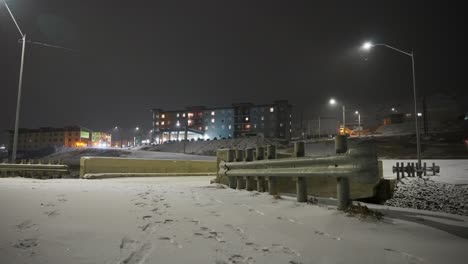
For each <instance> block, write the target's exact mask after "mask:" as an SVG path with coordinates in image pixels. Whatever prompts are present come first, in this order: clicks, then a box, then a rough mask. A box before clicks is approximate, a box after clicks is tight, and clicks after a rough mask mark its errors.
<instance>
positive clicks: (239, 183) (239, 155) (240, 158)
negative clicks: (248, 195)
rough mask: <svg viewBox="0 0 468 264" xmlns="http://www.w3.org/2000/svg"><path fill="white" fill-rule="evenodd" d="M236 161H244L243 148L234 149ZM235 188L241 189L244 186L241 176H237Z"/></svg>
mask: <svg viewBox="0 0 468 264" xmlns="http://www.w3.org/2000/svg"><path fill="white" fill-rule="evenodd" d="M236 161H237V162H241V161H244V150H242V149H238V150H236ZM236 178H237V189H238V190H242V189H244V188H245V181H244V178H243V177H240V176H237V177H236Z"/></svg>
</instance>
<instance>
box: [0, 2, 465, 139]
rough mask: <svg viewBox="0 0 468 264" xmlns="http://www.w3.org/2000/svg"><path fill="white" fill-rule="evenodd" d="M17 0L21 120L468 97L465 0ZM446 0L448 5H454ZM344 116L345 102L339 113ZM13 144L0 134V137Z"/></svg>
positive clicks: (0, 51)
mask: <svg viewBox="0 0 468 264" xmlns="http://www.w3.org/2000/svg"><path fill="white" fill-rule="evenodd" d="M1 1H3V0H0V3H1V5H0V130H2V131H4V130H6V129H12V128H13V126H14V113H15V105H16V93H17V85H18V73H19V60H20V52H21V44H19V43H18V39H19V38H20V35H19V33H18V32H17V29H16V27H15V25H14V24H13V22H12V20H11V18H10V17H9V15H8V13H7V11H6V9H5V7H4V6H3V3H2V2H1ZM435 2H436V3H434V4H432V3H429V1H407V0H405V1H395V0H392V1H375V0H369V1H310V0H305V1H272V0H268V1H254V0H247V1H238V0H236V1H234V0H232V1H221V0H215V1H194V0H186V1H176V0H167V1H158V0H152V1H136V0H132V1H128V0H127V1H117V0H114V1H104V0H93V1H91V0H87V1H72V0H67V1H63V0H59V1H52V0H9V1H7V3H8V4H9V6H10V8H11V10H12V12H13V13H14V15H15V16H16V19H17V21H18V23H19V24H20V26H21V28H22V30H23V31H24V32H25V33H26V34H27V36H28V38H29V39H30V40H32V41H37V42H44V43H49V44H54V45H61V46H65V47H68V48H72V49H76V50H78V51H77V52H70V51H66V50H61V49H53V48H48V47H43V46H38V45H32V44H28V45H27V53H26V59H25V72H24V84H23V101H22V112H21V123H20V124H21V127H30V128H34V127H39V126H64V125H75V124H76V125H82V126H85V127H88V128H91V129H94V130H110V129H111V128H112V127H114V126H116V125H117V126H120V127H128V128H130V127H135V126H137V125H138V126H140V127H144V128H148V129H149V128H150V126H151V114H150V112H149V110H150V109H151V108H163V109H177V108H182V107H185V106H187V105H207V106H221V105H229V104H231V103H233V102H253V103H269V102H272V101H273V100H275V99H288V100H289V101H290V102H291V103H292V104H293V105H294V106H295V108H296V109H303V110H304V113H305V114H304V115H305V117H306V118H307V116H309V115H310V116H316V115H317V114H320V113H323V114H325V115H326V114H330V113H329V112H330V111H332V110H330V109H329V107H328V106H327V105H326V103H327V101H328V99H329V97H330V96H334V97H336V98H337V99H339V100H341V101H343V102H345V104H346V105H348V106H353V107H354V108H360V109H365V108H366V107H369V108H370V107H374V106H375V105H382V104H385V103H388V102H400V103H407V102H411V100H412V94H411V71H410V69H411V68H410V67H411V64H410V58H409V57H406V56H404V55H401V54H398V53H395V52H393V51H391V50H389V49H385V48H376V49H374V50H372V52H370V53H364V52H362V51H360V50H359V46H360V45H361V44H362V42H363V41H366V40H371V41H374V42H376V43H378V42H383V43H387V44H390V45H394V46H397V47H399V48H401V49H404V50H408V51H410V50H414V51H415V58H416V75H417V76H416V80H417V86H418V90H419V93H420V94H421V95H422V94H425V95H432V94H435V93H438V92H443V93H448V94H452V95H457V97H458V98H462V97H463V96H466V94H467V90H468V89H466V81H465V80H466V77H465V75H466V73H465V68H464V66H465V61H466V59H465V58H466V44H467V43H466V41H464V40H463V37H464V35H465V33H466V32H465V28H464V27H463V26H462V25H463V24H465V23H466V21H465V20H466V19H465V18H463V13H462V12H464V10H465V9H463V8H462V7H461V3H460V4H459V5H460V6H456V5H458V3H457V4H455V2H459V1H435ZM449 2H450V3H449ZM335 112H336V111H335ZM1 143H6V141H5V140H4V139H3V142H2V138H0V144H1Z"/></svg>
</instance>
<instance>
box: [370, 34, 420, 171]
mask: <svg viewBox="0 0 468 264" xmlns="http://www.w3.org/2000/svg"><path fill="white" fill-rule="evenodd" d="M376 46H383V47H386V48H389V49H392V50H394V51H397V52H399V53H401V54H404V55H406V56H409V57H410V58H411V66H412V67H411V70H412V74H413V100H414V126H415V129H416V155H417V158H418V166H419V168H421V141H420V138H419V125H418V107H417V95H416V76H415V70H414V51H411V52H406V51H403V50H400V49H398V48H395V47H392V46H390V45H387V44H384V43H380V44H373V43H372V42H365V43H364V44H363V45H362V46H361V48H362V49H363V50H366V51H368V50H370V49H371V48H373V47H376ZM392 111H393V108H392ZM418 173H419V172H418Z"/></svg>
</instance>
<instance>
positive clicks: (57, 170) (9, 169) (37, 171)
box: [0, 163, 70, 178]
mask: <svg viewBox="0 0 468 264" xmlns="http://www.w3.org/2000/svg"><path fill="white" fill-rule="evenodd" d="M69 173H70V171H69V169H68V166H67V165H61V164H41V163H37V164H33V163H21V164H16V163H0V177H8V176H22V177H31V178H61V177H62V176H63V175H66V174H69Z"/></svg>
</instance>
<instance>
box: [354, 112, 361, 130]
mask: <svg viewBox="0 0 468 264" xmlns="http://www.w3.org/2000/svg"><path fill="white" fill-rule="evenodd" d="M354 114H356V115H357V116H358V131H359V132H358V136H361V114H360V113H359V111H357V110H356V112H354Z"/></svg>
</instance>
